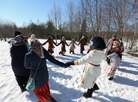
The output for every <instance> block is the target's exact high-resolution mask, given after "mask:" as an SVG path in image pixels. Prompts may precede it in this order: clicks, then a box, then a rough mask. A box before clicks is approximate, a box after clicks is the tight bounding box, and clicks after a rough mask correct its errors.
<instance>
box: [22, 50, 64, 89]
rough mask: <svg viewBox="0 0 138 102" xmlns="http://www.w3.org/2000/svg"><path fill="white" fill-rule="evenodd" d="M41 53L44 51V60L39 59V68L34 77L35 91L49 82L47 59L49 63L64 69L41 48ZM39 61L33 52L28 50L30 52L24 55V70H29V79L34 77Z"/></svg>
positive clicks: (62, 65)
mask: <svg viewBox="0 0 138 102" xmlns="http://www.w3.org/2000/svg"><path fill="white" fill-rule="evenodd" d="M43 51H44V56H45V58H42V59H41V63H40V66H39V68H38V71H37V74H36V76H35V84H36V89H39V88H41V87H43V86H44V85H45V84H46V83H47V82H48V81H49V74H48V69H47V65H46V59H48V60H49V61H50V62H52V63H54V64H56V65H59V66H61V67H66V65H65V64H64V63H62V62H59V61H57V60H56V59H54V57H52V56H51V55H50V54H49V53H48V51H46V50H45V49H44V48H43ZM39 61H40V57H39V56H38V55H37V54H36V53H35V52H34V51H32V50H30V52H29V53H27V54H26V56H25V62H24V65H25V68H28V69H31V71H30V75H31V77H33V76H34V74H35V72H36V69H37V67H38V64H39Z"/></svg>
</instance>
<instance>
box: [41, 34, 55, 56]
mask: <svg viewBox="0 0 138 102" xmlns="http://www.w3.org/2000/svg"><path fill="white" fill-rule="evenodd" d="M46 43H48V52H49V53H50V54H51V55H52V53H54V51H53V49H54V48H55V47H54V45H56V46H57V44H56V43H55V42H54V41H53V38H52V36H51V35H50V36H49V37H48V40H47V41H46V42H44V43H43V44H42V45H45V44H46ZM53 44H54V45H53Z"/></svg>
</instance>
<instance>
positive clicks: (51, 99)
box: [47, 97, 57, 102]
mask: <svg viewBox="0 0 138 102" xmlns="http://www.w3.org/2000/svg"><path fill="white" fill-rule="evenodd" d="M47 102H57V101H56V100H55V99H54V98H53V97H51V98H50V100H48V101H47Z"/></svg>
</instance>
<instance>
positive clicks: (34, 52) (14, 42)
mask: <svg viewBox="0 0 138 102" xmlns="http://www.w3.org/2000/svg"><path fill="white" fill-rule="evenodd" d="M27 40H28V37H27V36H22V35H21V32H19V31H15V34H14V38H13V39H11V40H10V41H9V44H10V55H11V66H12V70H13V72H14V75H15V78H16V81H17V83H18V85H19V87H20V89H21V91H22V92H24V91H26V88H25V87H26V84H27V81H28V79H29V77H33V76H34V75H35V78H34V79H35V89H34V90H33V91H34V93H35V95H36V96H37V98H38V99H37V100H36V102H57V101H56V99H54V98H53V97H52V96H51V94H50V87H49V74H48V68H47V64H46V60H49V61H50V62H52V63H53V64H56V65H59V66H61V67H65V68H66V67H69V66H71V65H82V64H85V68H84V70H83V75H82V77H81V78H80V80H81V81H80V86H81V87H83V88H84V89H87V91H86V93H84V94H83V97H85V98H91V97H92V93H93V92H94V91H95V90H99V87H98V85H97V84H96V80H97V78H98V77H99V76H100V74H101V67H100V63H101V61H102V60H105V61H106V62H107V63H106V64H105V66H104V67H105V69H104V71H105V72H106V74H107V76H108V77H109V80H113V78H114V75H115V72H116V70H117V68H118V67H119V65H120V62H121V59H122V52H123V51H124V46H123V42H122V39H120V40H118V39H117V38H116V35H115V34H114V35H113V36H112V38H111V39H109V41H108V43H107V44H105V41H104V38H101V37H99V36H94V37H92V38H91V40H90V43H89V44H90V48H89V50H88V51H87V55H85V56H83V57H81V58H80V59H77V60H75V61H71V62H66V63H63V62H60V61H58V60H57V59H55V58H54V57H53V55H52V53H54V50H53V49H54V45H56V46H59V45H60V44H61V51H60V52H59V54H61V55H65V52H66V47H65V46H66V45H67V46H70V50H69V52H70V53H72V54H75V52H74V49H75V45H80V53H82V54H83V51H84V45H85V44H86V43H85V37H84V36H82V38H81V39H80V41H79V43H78V44H77V43H76V42H75V40H74V39H72V40H71V42H70V44H67V42H66V39H65V37H64V36H63V37H62V39H61V41H60V42H59V43H58V44H57V43H55V42H54V41H53V38H52V36H51V35H50V36H49V37H48V39H47V41H45V42H44V43H42V44H41V43H40V41H39V40H38V39H37V38H36V36H35V34H32V35H31V37H30V44H29V43H28V41H27ZM47 43H48V50H46V49H45V48H44V47H43V45H45V44H47ZM39 63H40V65H38V64H39ZM93 72H94V73H93Z"/></svg>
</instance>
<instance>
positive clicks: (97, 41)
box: [91, 36, 106, 49]
mask: <svg viewBox="0 0 138 102" xmlns="http://www.w3.org/2000/svg"><path fill="white" fill-rule="evenodd" d="M91 41H92V42H93V45H92V47H93V49H98V48H99V49H105V48H106V45H105V42H104V40H103V39H102V38H101V37H99V36H94V37H93V38H92V39H91Z"/></svg>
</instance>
